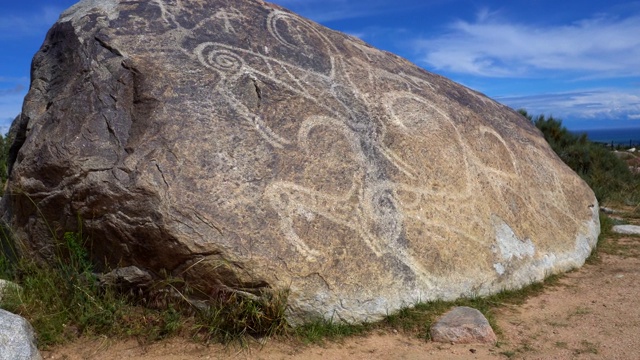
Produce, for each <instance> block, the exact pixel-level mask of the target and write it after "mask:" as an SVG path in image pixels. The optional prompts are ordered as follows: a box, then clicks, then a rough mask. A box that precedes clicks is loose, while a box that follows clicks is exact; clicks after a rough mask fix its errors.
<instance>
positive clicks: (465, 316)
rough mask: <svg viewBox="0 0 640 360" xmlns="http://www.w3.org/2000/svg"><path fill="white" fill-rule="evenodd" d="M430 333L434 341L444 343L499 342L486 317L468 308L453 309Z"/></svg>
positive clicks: (436, 323) (433, 326)
mask: <svg viewBox="0 0 640 360" xmlns="http://www.w3.org/2000/svg"><path fill="white" fill-rule="evenodd" d="M430 333H431V339H432V340H433V341H436V342H444V343H454V344H471V343H488V344H493V343H495V342H496V341H497V340H498V339H497V338H496V334H495V333H494V332H493V329H492V328H491V325H489V321H487V319H486V318H485V317H484V315H482V313H481V312H480V311H478V310H476V309H473V308H470V307H466V306H459V307H456V308H453V309H452V310H450V311H449V312H447V313H446V314H444V315H443V316H442V317H441V318H440V319H438V321H436V322H435V323H434V324H433V325H432V326H431V329H430Z"/></svg>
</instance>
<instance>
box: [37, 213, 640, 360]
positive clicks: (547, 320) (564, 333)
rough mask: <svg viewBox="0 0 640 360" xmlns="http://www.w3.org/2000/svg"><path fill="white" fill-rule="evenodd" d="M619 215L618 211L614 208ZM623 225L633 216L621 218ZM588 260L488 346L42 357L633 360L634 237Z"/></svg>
mask: <svg viewBox="0 0 640 360" xmlns="http://www.w3.org/2000/svg"><path fill="white" fill-rule="evenodd" d="M618 215H619V214H618ZM625 219H626V220H627V221H628V222H629V223H636V224H640V221H638V220H637V219H634V218H629V217H627V216H625ZM600 247H601V251H600V252H599V256H598V257H597V259H596V260H595V261H590V262H589V263H588V264H587V265H585V266H584V267H583V268H581V269H579V270H577V271H574V272H571V273H569V274H567V275H566V276H564V277H563V278H562V279H561V280H560V282H559V284H558V285H556V286H551V287H549V288H548V289H547V290H546V291H545V292H544V293H542V294H541V295H539V296H535V297H532V298H530V299H529V300H528V301H527V302H526V303H525V304H523V305H520V306H503V307H502V308H500V309H499V311H498V314H497V316H496V318H497V323H498V325H499V335H498V338H499V341H498V343H497V344H495V345H450V344H438V343H433V342H427V341H425V340H422V339H419V338H417V336H416V334H414V333H402V332H400V333H396V332H393V331H388V332H385V331H381V332H376V333H372V334H369V335H367V336H362V337H353V338H349V339H346V340H343V341H340V342H327V343H325V344H322V345H305V344H301V343H298V342H296V341H292V340H291V339H271V340H269V341H267V342H266V343H265V344H259V343H257V342H256V343H254V344H251V345H250V346H248V347H246V348H241V347H237V346H236V347H234V346H229V347H226V348H225V347H223V346H221V345H210V346H204V345H201V344H195V343H193V342H191V341H189V340H184V339H171V340H167V341H164V342H159V343H154V344H151V345H141V344H139V343H138V342H136V341H135V340H128V341H118V340H111V339H106V338H101V339H81V340H79V341H77V342H75V343H72V344H69V345H65V346H62V347H58V348H54V349H50V350H49V351H44V352H43V356H44V358H45V359H116V358H117V359H164V360H176V359H231V358H239V359H265V360H267V359H322V360H328V359H345V358H349V359H352V360H355V359H367V360H372V359H424V358H436V359H501V358H515V359H638V358H640V336H638V334H640V307H639V306H638V299H640V237H633V236H626V235H625V236H621V235H611V236H608V237H607V238H606V240H605V241H604V242H602V243H601V244H600Z"/></svg>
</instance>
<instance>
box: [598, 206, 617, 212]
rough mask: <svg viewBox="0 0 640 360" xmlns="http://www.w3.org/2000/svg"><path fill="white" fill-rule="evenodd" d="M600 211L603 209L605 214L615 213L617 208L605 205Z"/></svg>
mask: <svg viewBox="0 0 640 360" xmlns="http://www.w3.org/2000/svg"><path fill="white" fill-rule="evenodd" d="M600 211H602V212H603V213H605V214H613V213H615V212H616V211H615V210H613V209H611V208H608V207H604V206H600Z"/></svg>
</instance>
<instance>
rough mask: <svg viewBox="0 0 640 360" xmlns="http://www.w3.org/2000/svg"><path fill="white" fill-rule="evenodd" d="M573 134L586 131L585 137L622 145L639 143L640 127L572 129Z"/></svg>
mask: <svg viewBox="0 0 640 360" xmlns="http://www.w3.org/2000/svg"><path fill="white" fill-rule="evenodd" d="M571 132H572V133H574V134H582V133H587V137H588V138H589V140H590V141H593V142H602V143H607V144H611V143H613V144H614V145H623V146H629V144H631V146H639V145H640V128H631V129H628V128H627V129H593V130H572V131H571Z"/></svg>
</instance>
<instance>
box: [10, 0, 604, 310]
mask: <svg viewBox="0 0 640 360" xmlns="http://www.w3.org/2000/svg"><path fill="white" fill-rule="evenodd" d="M14 127H15V129H17V130H16V133H17V134H16V143H15V144H14V150H15V151H14V152H13V153H14V154H15V155H14V158H15V162H14V163H13V164H12V172H11V176H10V177H11V179H10V182H9V185H8V189H7V193H8V194H9V195H8V196H5V197H4V198H3V208H4V218H5V220H6V221H8V222H9V223H10V225H11V226H13V228H14V229H15V232H16V236H17V237H18V238H19V239H21V240H24V241H25V242H26V243H27V244H29V246H30V248H31V249H32V250H33V251H34V253H37V254H39V256H42V257H45V258H46V257H47V256H50V255H51V251H52V249H53V246H52V241H53V240H51V239H52V236H51V232H52V231H53V232H56V233H58V235H60V234H62V233H63V232H64V231H73V230H75V229H76V228H77V226H78V224H77V221H78V218H81V219H82V221H83V229H84V232H85V233H86V234H88V235H89V236H90V237H91V239H92V242H91V243H92V244H93V247H92V249H91V253H92V255H93V256H94V257H95V259H96V260H101V261H102V260H104V259H107V260H108V261H109V262H110V264H111V265H112V266H115V265H118V266H136V267H138V268H139V269H141V270H142V271H144V272H149V273H156V274H157V273H159V272H160V271H168V272H169V273H171V274H173V275H176V276H182V277H185V278H187V279H188V280H189V281H190V282H192V283H194V284H195V285H198V286H201V287H202V288H204V289H210V290H212V291H213V290H215V289H216V288H219V287H223V288H225V289H237V290H240V291H244V292H246V291H250V292H251V291H253V292H258V291H261V290H264V289H285V288H286V289H289V290H290V296H289V314H290V319H291V320H292V321H299V320H302V319H305V318H307V317H309V316H324V317H334V318H335V319H338V318H341V319H345V320H349V321H362V320H374V319H376V318H380V317H382V316H384V315H385V314H387V313H388V312H389V311H393V310H395V309H398V308H399V307H402V306H406V305H410V304H412V303H414V302H416V301H419V300H429V299H436V298H444V299H452V298H456V297H459V296H464V295H471V294H474V295H482V294H488V293H491V292H495V291H498V290H501V289H503V288H505V287H518V286H522V285H524V284H528V283H530V282H532V281H535V280H540V279H541V278H543V277H544V276H545V275H546V274H549V273H555V272H560V271H565V270H567V269H571V268H574V267H577V266H580V265H582V263H583V262H584V259H585V258H586V257H587V256H588V255H589V253H590V251H591V249H592V247H593V246H594V244H595V242H596V239H597V235H598V233H599V223H598V213H597V209H598V204H597V202H596V200H595V197H594V195H593V193H592V192H591V190H590V189H589V188H588V187H587V186H586V185H585V184H584V183H583V182H582V181H581V180H580V179H579V178H578V177H577V176H576V175H575V174H574V173H572V172H571V171H570V170H569V169H568V168H567V167H566V166H564V164H562V163H561V161H560V160H559V159H558V158H557V157H556V156H555V154H553V152H552V151H551V150H550V148H549V147H548V146H547V144H546V143H545V142H544V140H543V138H542V137H541V135H540V134H539V132H538V131H537V130H536V129H535V128H534V127H533V126H532V125H531V124H530V123H529V122H527V121H526V120H525V119H524V118H522V117H521V116H519V115H518V114H516V113H515V112H513V111H512V110H510V109H508V108H507V107H504V106H502V105H500V104H498V103H496V102H494V101H492V100H490V99H488V98H486V97H485V96H483V95H481V94H478V93H476V92H474V91H471V90H469V89H467V88H464V87H462V86H460V85H457V84H455V83H453V82H451V81H449V80H447V79H445V78H442V77H440V76H437V75H434V74H431V73H428V72H426V71H424V70H422V69H420V68H418V67H416V66H415V65H412V64H410V63H409V62H407V61H406V60H404V59H401V58H399V57H397V56H394V55H392V54H389V53H386V52H382V51H379V50H376V49H374V48H371V47H370V46H368V45H367V44H365V43H363V42H361V41H360V40H358V39H355V38H352V37H349V36H346V35H344V34H341V33H338V32H334V31H331V30H328V29H326V28H324V27H322V26H320V25H317V24H315V23H313V22H310V21H309V20H306V19H304V18H301V17H299V16H297V15H295V14H292V13H290V12H288V11H286V10H284V9H281V8H279V7H277V6H274V5H270V4H267V3H264V2H262V1H258V0H256V1H251V0H233V1H232V0H208V1H205V0H192V1H175V0H155V1H124V0H101V1H97V0H85V1H82V2H80V3H79V4H77V5H76V6H74V7H72V8H71V9H69V10H68V11H67V12H65V13H64V14H63V15H62V16H61V18H60V20H59V21H58V22H57V23H56V24H55V25H54V26H53V28H52V29H51V30H50V31H49V33H48V35H47V38H46V40H45V42H44V44H43V46H42V48H41V49H40V51H39V52H38V53H37V54H36V56H35V58H34V60H33V71H32V84H31V88H30V91H29V94H28V95H27V97H26V99H25V103H24V107H23V113H22V115H21V117H20V118H19V119H17V120H16V122H15V124H14Z"/></svg>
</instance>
